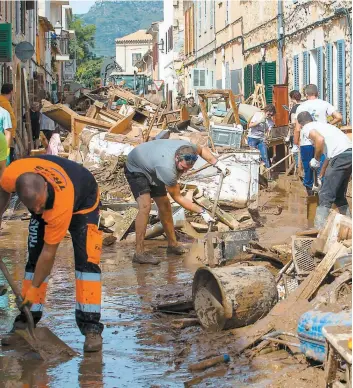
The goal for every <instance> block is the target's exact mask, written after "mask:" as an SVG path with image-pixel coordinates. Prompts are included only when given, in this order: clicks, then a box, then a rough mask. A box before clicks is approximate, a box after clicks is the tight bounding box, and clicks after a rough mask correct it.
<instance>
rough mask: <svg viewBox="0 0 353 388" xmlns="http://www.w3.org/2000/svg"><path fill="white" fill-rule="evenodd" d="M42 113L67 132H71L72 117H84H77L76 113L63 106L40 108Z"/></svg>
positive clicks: (55, 105)
mask: <svg viewBox="0 0 353 388" xmlns="http://www.w3.org/2000/svg"><path fill="white" fill-rule="evenodd" d="M42 113H44V114H45V115H46V116H48V117H49V118H50V119H52V120H53V121H55V122H56V123H58V124H59V125H60V126H61V127H63V128H64V129H66V130H67V131H71V119H72V117H84V116H79V115H78V114H77V113H76V112H74V111H73V110H72V109H70V108H69V107H67V106H66V105H63V104H54V105H49V106H45V107H43V108H42ZM88 119H89V117H88Z"/></svg>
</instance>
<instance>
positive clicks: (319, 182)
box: [313, 177, 322, 193]
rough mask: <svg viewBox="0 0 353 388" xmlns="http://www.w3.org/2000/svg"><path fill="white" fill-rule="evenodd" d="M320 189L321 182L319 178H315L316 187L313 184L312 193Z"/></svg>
mask: <svg viewBox="0 0 353 388" xmlns="http://www.w3.org/2000/svg"><path fill="white" fill-rule="evenodd" d="M321 187H322V180H321V178H319V177H318V178H317V186H316V185H315V182H314V184H313V191H314V192H315V193H318V192H319V191H320V190H321Z"/></svg>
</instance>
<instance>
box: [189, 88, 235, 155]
mask: <svg viewBox="0 0 353 388" xmlns="http://www.w3.org/2000/svg"><path fill="white" fill-rule="evenodd" d="M197 94H198V97H199V103H200V108H201V112H202V117H203V123H204V127H205V128H206V131H207V132H208V134H209V139H210V142H211V146H212V149H213V151H214V144H213V142H212V138H211V137H210V119H209V117H208V112H207V100H208V99H209V98H219V97H223V98H224V99H225V101H226V104H227V106H229V105H230V107H231V109H232V111H233V113H234V119H235V123H236V124H240V119H239V113H238V106H237V104H236V102H235V96H234V94H233V92H232V91H231V90H230V89H225V90H223V89H205V90H197Z"/></svg>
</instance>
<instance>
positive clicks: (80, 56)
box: [69, 16, 96, 66]
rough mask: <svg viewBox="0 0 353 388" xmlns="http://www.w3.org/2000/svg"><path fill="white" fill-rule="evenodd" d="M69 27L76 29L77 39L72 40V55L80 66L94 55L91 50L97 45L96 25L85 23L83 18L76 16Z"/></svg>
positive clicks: (70, 48)
mask: <svg viewBox="0 0 353 388" xmlns="http://www.w3.org/2000/svg"><path fill="white" fill-rule="evenodd" d="M69 28H70V30H75V39H73V40H70V46H69V50H70V55H71V57H72V58H76V61H77V65H78V66H79V65H80V64H81V63H83V62H85V61H86V60H89V59H92V57H93V56H92V54H91V50H92V49H93V48H94V47H95V34H96V26H95V25H94V24H87V25H84V24H83V21H82V19H80V18H79V17H77V16H74V18H73V19H72V22H71V23H70V26H69Z"/></svg>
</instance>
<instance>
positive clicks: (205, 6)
mask: <svg viewBox="0 0 353 388" xmlns="http://www.w3.org/2000/svg"><path fill="white" fill-rule="evenodd" d="M207 2H208V1H207V0H205V1H204V21H203V22H204V23H203V28H204V32H207Z"/></svg>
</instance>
